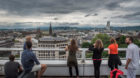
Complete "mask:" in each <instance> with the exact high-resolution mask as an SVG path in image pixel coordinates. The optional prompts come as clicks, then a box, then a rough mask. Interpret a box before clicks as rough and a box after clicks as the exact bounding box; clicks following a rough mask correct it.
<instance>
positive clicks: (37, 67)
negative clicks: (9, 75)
mask: <svg viewBox="0 0 140 78" xmlns="http://www.w3.org/2000/svg"><path fill="white" fill-rule="evenodd" d="M31 48H32V42H31V41H26V50H24V52H23V53H22V56H21V63H22V65H23V68H24V71H25V72H26V73H29V72H37V78H40V77H41V76H42V75H43V73H44V72H45V70H46V69H47V65H46V64H40V62H39V61H38V59H37V57H36V55H35V54H34V53H33V51H32V49H31Z"/></svg>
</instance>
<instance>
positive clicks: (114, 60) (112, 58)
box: [108, 38, 121, 70]
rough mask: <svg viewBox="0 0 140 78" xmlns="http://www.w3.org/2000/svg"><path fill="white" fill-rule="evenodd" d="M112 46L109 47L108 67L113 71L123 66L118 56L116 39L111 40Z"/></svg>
mask: <svg viewBox="0 0 140 78" xmlns="http://www.w3.org/2000/svg"><path fill="white" fill-rule="evenodd" d="M110 43H111V44H110V45H109V46H108V49H109V50H108V54H109V61H108V66H109V67H110V68H111V70H113V69H114V68H117V69H118V65H121V61H120V58H119V56H118V44H117V42H116V40H115V39H114V38H111V39H110Z"/></svg>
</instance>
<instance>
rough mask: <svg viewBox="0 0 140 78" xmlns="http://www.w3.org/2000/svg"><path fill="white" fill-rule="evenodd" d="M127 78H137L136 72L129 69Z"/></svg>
mask: <svg viewBox="0 0 140 78" xmlns="http://www.w3.org/2000/svg"><path fill="white" fill-rule="evenodd" d="M127 78H136V70H133V69H129V68H128V69H127Z"/></svg>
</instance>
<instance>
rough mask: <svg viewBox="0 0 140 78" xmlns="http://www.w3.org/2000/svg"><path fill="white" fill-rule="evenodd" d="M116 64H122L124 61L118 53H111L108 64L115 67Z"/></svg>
mask: <svg viewBox="0 0 140 78" xmlns="http://www.w3.org/2000/svg"><path fill="white" fill-rule="evenodd" d="M114 65H122V62H121V60H120V57H119V56H118V54H110V55H109V60H108V66H109V67H113V66H114Z"/></svg>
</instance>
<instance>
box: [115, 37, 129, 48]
mask: <svg viewBox="0 0 140 78" xmlns="http://www.w3.org/2000/svg"><path fill="white" fill-rule="evenodd" d="M125 39H126V36H121V37H120V38H119V40H118V41H117V43H118V45H119V48H126V47H127V44H126V43H125Z"/></svg>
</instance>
